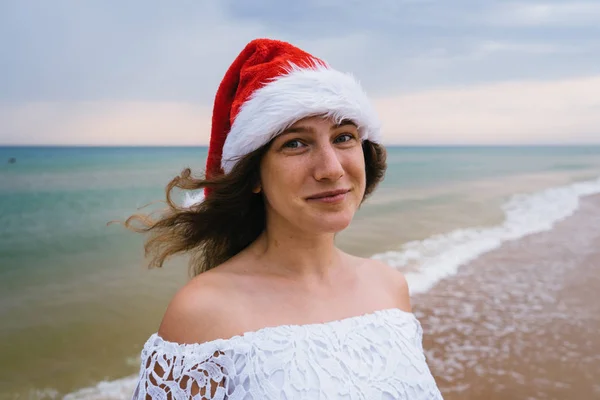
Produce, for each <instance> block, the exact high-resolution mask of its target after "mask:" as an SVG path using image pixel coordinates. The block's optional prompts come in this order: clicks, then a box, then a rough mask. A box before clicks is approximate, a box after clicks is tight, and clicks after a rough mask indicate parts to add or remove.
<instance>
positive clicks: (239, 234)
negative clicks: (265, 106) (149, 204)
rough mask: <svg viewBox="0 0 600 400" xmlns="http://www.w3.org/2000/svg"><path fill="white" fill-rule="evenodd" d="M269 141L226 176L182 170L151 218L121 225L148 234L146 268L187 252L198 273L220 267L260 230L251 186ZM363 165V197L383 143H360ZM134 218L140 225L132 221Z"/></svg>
mask: <svg viewBox="0 0 600 400" xmlns="http://www.w3.org/2000/svg"><path fill="white" fill-rule="evenodd" d="M269 147H270V143H269V144H266V145H264V146H262V147H261V148H259V149H257V150H255V151H254V152H252V153H250V154H248V155H246V156H244V157H243V158H241V159H240V160H239V161H238V163H237V164H236V165H235V166H234V168H233V169H232V171H231V172H230V173H229V174H225V175H221V176H218V177H216V178H213V179H199V178H194V177H193V176H192V175H191V170H190V169H189V168H186V169H184V170H183V171H182V172H181V174H180V175H179V176H176V177H175V178H174V179H173V180H171V182H169V184H168V185H167V187H166V201H167V204H168V209H167V210H166V212H164V214H163V215H161V217H160V218H159V219H157V220H153V219H152V218H151V217H150V216H149V215H145V214H134V215H132V216H130V217H129V218H128V219H127V220H126V221H125V223H124V225H125V226H126V227H127V228H128V229H130V230H132V231H135V232H141V233H148V234H149V238H148V239H147V240H146V242H145V245H144V250H145V255H146V257H148V256H151V261H150V264H149V268H153V267H158V268H160V267H162V266H163V264H164V262H165V260H166V259H167V258H169V257H171V256H174V255H176V254H184V253H188V254H190V256H191V257H190V265H189V266H190V272H191V274H192V275H198V274H200V273H202V272H205V271H208V270H209V269H211V268H214V267H216V266H217V265H220V264H222V263H224V262H225V261H227V260H228V259H230V258H231V257H233V256H234V255H236V254H237V253H239V252H240V251H242V250H243V249H245V248H246V247H247V246H248V245H250V244H251V243H252V242H253V241H254V240H256V239H257V238H258V236H259V235H260V234H261V233H262V232H263V230H264V229H265V204H264V200H263V196H262V194H255V193H254V192H253V191H252V189H253V188H255V187H256V186H257V185H258V184H259V182H260V162H261V160H262V158H263V156H264V154H265V153H266V152H267V150H268V149H269ZM362 147H363V153H364V158H365V169H366V188H365V194H364V197H363V201H364V200H365V199H366V198H367V197H368V196H369V195H370V194H371V193H372V192H373V190H374V189H375V188H376V187H377V185H378V184H379V182H380V181H381V180H383V177H384V175H385V170H386V168H387V164H386V151H385V148H384V147H383V146H380V145H378V144H375V143H372V142H370V141H368V140H365V141H364V142H363V144H362ZM204 187H208V188H210V189H211V190H212V192H211V193H210V195H209V196H207V197H206V198H205V199H204V201H203V202H201V203H199V204H197V205H194V206H193V207H191V208H183V207H181V206H180V205H178V204H175V203H174V202H173V200H172V191H173V189H175V188H179V189H183V190H197V189H202V188H204ZM136 221H137V222H140V223H141V224H142V226H141V227H136V226H134V225H133V223H134V222H136Z"/></svg>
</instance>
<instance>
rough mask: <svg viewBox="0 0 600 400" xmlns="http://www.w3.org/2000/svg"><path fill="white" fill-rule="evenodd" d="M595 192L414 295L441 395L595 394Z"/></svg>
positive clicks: (598, 325) (598, 253)
mask: <svg viewBox="0 0 600 400" xmlns="http://www.w3.org/2000/svg"><path fill="white" fill-rule="evenodd" d="M599 291H600V196H598V195H594V196H588V197H584V198H582V199H581V205H580V207H579V208H578V209H577V211H576V212H575V213H574V214H573V215H572V216H570V217H568V218H566V219H564V220H563V221H560V222H559V223H557V224H556V225H555V226H554V228H553V229H552V230H549V231H546V232H542V233H538V234H532V235H530V236H526V237H524V238H522V239H519V240H515V241H510V242H506V243H504V244H503V245H502V246H501V247H499V248H498V249H496V250H493V251H491V252H489V253H487V254H485V255H483V256H481V257H479V258H477V259H476V260H474V261H473V262H471V263H469V264H467V265H464V266H462V267H461V268H460V270H459V272H458V274H457V275H456V276H454V277H452V278H450V279H446V280H443V281H441V282H440V283H438V284H437V285H436V286H435V287H434V288H433V289H432V290H431V291H429V292H428V293H426V294H424V295H417V296H415V298H414V300H413V303H414V309H415V312H416V313H417V314H418V316H419V318H420V319H421V322H422V324H423V329H424V332H425V337H424V347H425V349H426V352H427V357H428V360H429V363H430V365H431V368H432V371H433V373H434V375H435V377H436V379H437V381H438V384H439V386H440V389H441V390H442V392H443V394H444V398H445V399H447V400H453V399H463V400H464V399H488V400H494V399H578V400H579V399H581V400H584V399H585V400H587V399H600V334H599V333H600V301H599V296H600V295H599V294H598V293H599Z"/></svg>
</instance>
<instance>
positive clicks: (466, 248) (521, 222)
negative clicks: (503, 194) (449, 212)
mask: <svg viewBox="0 0 600 400" xmlns="http://www.w3.org/2000/svg"><path fill="white" fill-rule="evenodd" d="M595 193H600V178H598V179H596V180H591V181H584V182H578V183H574V184H570V185H567V186H561V187H554V188H550V189H546V190H543V191H541V192H537V193H532V194H517V195H514V196H512V197H511V199H510V200H509V201H508V202H506V203H505V204H504V205H503V207H502V208H503V211H504V214H505V219H504V222H503V223H502V224H500V225H498V226H494V227H489V228H466V229H457V230H454V231H452V232H449V233H446V234H439V235H434V236H432V237H429V238H427V239H425V240H420V241H412V242H408V243H405V244H404V245H403V246H402V247H401V248H400V249H399V250H398V251H388V252H385V253H379V254H375V255H374V256H373V258H375V259H379V260H383V261H385V262H387V263H388V264H389V265H391V266H393V267H396V268H398V269H400V270H403V271H405V275H406V279H407V281H408V284H409V287H410V291H411V294H415V293H423V292H426V291H428V290H429V289H430V288H431V287H433V286H434V285H435V284H436V283H437V282H439V281H440V280H441V279H444V278H446V277H448V276H451V275H454V274H456V272H457V271H458V268H459V267H460V266H461V265H463V264H465V263H467V262H469V261H471V260H474V259H476V258H477V257H479V256H480V255H482V254H484V253H486V252H488V251H490V250H493V249H496V248H498V247H499V246H500V245H501V244H502V243H503V242H506V241H508V240H515V239H519V238H522V237H524V236H526V235H530V234H533V233H537V232H543V231H547V230H550V229H552V227H553V226H554V224H556V223H557V222H558V221H560V220H562V219H564V218H566V217H568V216H570V215H571V214H573V212H575V210H576V209H577V208H578V207H579V199H580V198H581V197H582V196H586V195H591V194H595Z"/></svg>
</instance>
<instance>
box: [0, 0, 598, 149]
mask: <svg viewBox="0 0 600 400" xmlns="http://www.w3.org/2000/svg"><path fill="white" fill-rule="evenodd" d="M256 37H271V38H277V39H281V40H286V41H290V42H292V43H294V44H296V45H298V46H300V47H302V48H303V49H305V50H307V51H309V52H310V53H312V54H314V55H316V56H318V57H320V58H323V59H325V60H327V61H328V62H329V63H330V64H332V65H333V66H334V67H336V68H337V69H340V70H343V71H349V72H352V73H354V75H355V76H357V77H358V78H359V79H360V80H361V81H362V83H363V85H364V86H365V88H366V90H367V92H368V93H369V94H370V95H371V96H372V98H373V100H374V102H375V104H376V107H377V109H378V111H379V113H380V116H381V119H382V121H383V123H384V137H385V140H386V142H387V143H389V144H532V143H543V144H562V143H600V2H598V1H594V2H592V1H589V2H578V1H568V2H567V1H546V2H533V1H522V2H510V1H489V0H487V1H486V0H453V1H448V0H369V1H366V0H363V1H358V0H304V1H302V2H301V1H281V0H238V1H232V0H221V1H217V0H215V1H211V0H206V1H200V0H179V1H173V2H166V1H156V0H128V1H122V0H110V1H109V0H88V1H80V0H53V1H45V0H38V1H32V0H5V1H2V2H0V49H1V50H2V51H1V53H0V144H102V145H113V144H114V145H119V144H151V145H187V144H206V143H207V141H208V132H209V129H210V115H211V109H212V99H213V96H214V93H215V91H216V88H217V86H218V84H219V82H220V80H221V78H222V76H223V74H224V72H225V70H226V69H227V67H228V66H229V64H230V63H231V61H232V60H233V59H234V58H235V57H236V55H237V54H238V53H239V51H240V50H241V49H242V48H243V46H244V45H245V44H246V43H247V42H248V41H250V40H251V39H253V38H256Z"/></svg>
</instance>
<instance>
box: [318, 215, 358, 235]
mask: <svg viewBox="0 0 600 400" xmlns="http://www.w3.org/2000/svg"><path fill="white" fill-rule="evenodd" d="M353 216H354V214H353V213H352V214H350V213H344V214H342V213H340V215H326V216H321V217H317V218H311V219H310V220H311V223H310V225H312V226H313V228H312V230H314V231H316V232H321V233H337V232H341V231H343V230H344V229H346V228H347V227H348V226H349V225H350V223H351V222H352V217H353Z"/></svg>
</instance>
